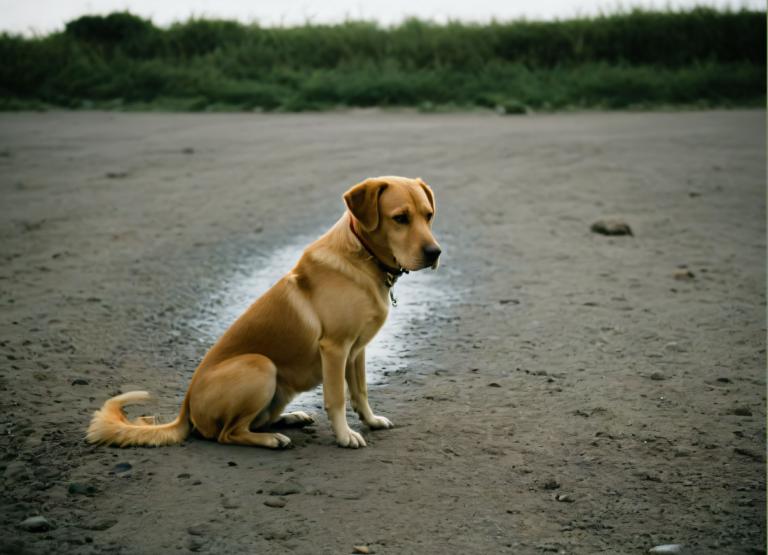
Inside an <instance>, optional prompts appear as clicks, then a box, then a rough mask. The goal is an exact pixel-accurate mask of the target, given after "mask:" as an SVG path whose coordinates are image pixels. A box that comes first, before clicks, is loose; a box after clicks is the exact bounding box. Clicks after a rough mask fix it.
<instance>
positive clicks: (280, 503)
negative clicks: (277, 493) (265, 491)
mask: <svg viewBox="0 0 768 555" xmlns="http://www.w3.org/2000/svg"><path fill="white" fill-rule="evenodd" d="M264 504H265V505H266V506H267V507H272V508H273V509H282V508H283V507H285V499H280V498H277V499H267V500H266V501H264Z"/></svg>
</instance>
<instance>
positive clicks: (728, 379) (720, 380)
mask: <svg viewBox="0 0 768 555" xmlns="http://www.w3.org/2000/svg"><path fill="white" fill-rule="evenodd" d="M717 381H719V382H720V383H732V382H731V378H725V377H722V378H717Z"/></svg>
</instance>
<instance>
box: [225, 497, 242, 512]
mask: <svg viewBox="0 0 768 555" xmlns="http://www.w3.org/2000/svg"><path fill="white" fill-rule="evenodd" d="M221 506H222V507H224V508H225V509H239V508H240V502H239V501H237V500H236V499H232V498H231V497H225V498H224V499H222V501H221Z"/></svg>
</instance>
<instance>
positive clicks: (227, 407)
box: [190, 354, 291, 449]
mask: <svg viewBox="0 0 768 555" xmlns="http://www.w3.org/2000/svg"><path fill="white" fill-rule="evenodd" d="M276 377H277V368H275V365H274V363H273V362H272V361H271V360H270V359H269V358H267V357H265V356H262V355H256V354H252V355H239V356H236V357H233V358H231V359H227V360H224V361H222V362H220V363H219V364H217V365H216V367H214V368H211V369H209V370H208V371H207V372H206V373H205V374H204V375H203V377H202V378H201V379H200V380H199V381H198V382H196V383H194V384H193V386H192V387H191V388H190V393H191V396H190V419H191V420H192V423H193V424H194V425H195V428H197V429H198V430H199V431H200V433H201V434H202V435H203V437H206V438H208V439H214V438H215V439H216V440H217V441H218V442H219V443H235V444H239V445H255V446H260V447H270V448H273V449H274V448H281V447H287V446H288V445H290V443H291V440H290V438H288V437H287V436H284V435H282V434H274V433H254V432H251V431H250V429H249V427H250V426H251V423H252V422H253V421H254V420H257V419H261V418H262V417H263V415H264V414H268V412H269V408H270V404H271V402H272V400H273V398H274V397H275V392H276V391H277V381H276Z"/></svg>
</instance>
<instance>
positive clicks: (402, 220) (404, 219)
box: [392, 214, 408, 224]
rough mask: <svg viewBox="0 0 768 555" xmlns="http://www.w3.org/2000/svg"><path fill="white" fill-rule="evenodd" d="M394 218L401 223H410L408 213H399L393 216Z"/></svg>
mask: <svg viewBox="0 0 768 555" xmlns="http://www.w3.org/2000/svg"><path fill="white" fill-rule="evenodd" d="M392 219H393V220H395V221H396V222H397V223H399V224H407V223H408V214H398V215H397V216H392Z"/></svg>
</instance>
